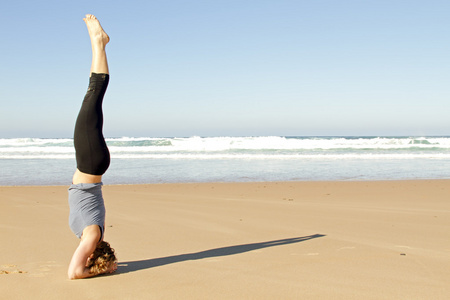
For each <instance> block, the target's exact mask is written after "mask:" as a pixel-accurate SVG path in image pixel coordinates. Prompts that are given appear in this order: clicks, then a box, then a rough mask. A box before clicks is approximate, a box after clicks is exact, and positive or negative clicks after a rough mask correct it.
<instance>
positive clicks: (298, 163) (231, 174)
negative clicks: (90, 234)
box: [0, 136, 450, 185]
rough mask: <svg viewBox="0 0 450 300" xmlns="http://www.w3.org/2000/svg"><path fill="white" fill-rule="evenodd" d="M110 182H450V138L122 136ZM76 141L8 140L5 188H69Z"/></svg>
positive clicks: (4, 143) (114, 147) (0, 164)
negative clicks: (23, 186) (445, 179)
mask: <svg viewBox="0 0 450 300" xmlns="http://www.w3.org/2000/svg"><path fill="white" fill-rule="evenodd" d="M106 141H107V144H108V147H109V150H110V152H111V157H112V160H111V166H110V168H109V169H108V172H106V173H105V175H104V178H103V180H104V182H105V184H140V183H170V182H243V181H289V180H296V181H298V180H393V179H444V178H450V168H448V166H450V137H283V136H260V137H196V136H194V137H188V138H176V137H171V138H152V137H120V138H107V139H106ZM75 168H76V162H75V150H74V148H73V140H72V139H45V138H20V139H19V138H18V139H0V185H55V184H56V185H59V184H62V185H67V184H70V181H71V178H72V174H73V172H74V170H75Z"/></svg>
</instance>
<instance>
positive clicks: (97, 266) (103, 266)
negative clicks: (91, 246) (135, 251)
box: [86, 241, 117, 274]
mask: <svg viewBox="0 0 450 300" xmlns="http://www.w3.org/2000/svg"><path fill="white" fill-rule="evenodd" d="M116 262H117V258H116V255H115V252H114V249H113V248H111V246H110V245H109V243H108V242H105V241H101V242H100V243H99V244H98V245H97V248H96V249H95V251H94V253H92V255H91V257H90V258H89V260H88V262H87V264H86V267H88V268H89V270H90V273H92V274H102V273H105V272H106V271H107V270H110V268H111V266H112V265H113V264H115V263H116Z"/></svg>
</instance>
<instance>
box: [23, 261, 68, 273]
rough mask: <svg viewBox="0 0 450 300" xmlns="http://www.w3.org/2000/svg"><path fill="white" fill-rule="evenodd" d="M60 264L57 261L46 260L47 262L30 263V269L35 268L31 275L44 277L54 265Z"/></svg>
mask: <svg viewBox="0 0 450 300" xmlns="http://www.w3.org/2000/svg"><path fill="white" fill-rule="evenodd" d="M59 266H61V265H60V264H57V263H56V261H45V262H42V261H41V262H35V263H33V264H30V266H29V267H30V269H31V270H33V271H32V272H30V276H33V277H44V276H45V275H46V274H48V273H49V272H50V271H51V270H52V269H53V268H54V267H59Z"/></svg>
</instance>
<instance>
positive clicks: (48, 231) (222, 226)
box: [0, 180, 450, 300]
mask: <svg viewBox="0 0 450 300" xmlns="http://www.w3.org/2000/svg"><path fill="white" fill-rule="evenodd" d="M67 188H68V187H67V186H49V187H37V186H33V187H25V186H24V187H0V234H1V247H0V295H1V297H0V298H1V299H67V300H69V299H100V298H102V299H450V199H449V198H450V181H449V180H427V181H421V180H417V181H415V180H412V181H361V182H266V183H199V184H197V183H196V184H153V185H105V186H104V189H103V192H104V197H105V203H106V207H107V219H106V233H105V240H107V241H108V242H110V243H111V245H112V246H113V247H114V248H115V249H116V251H117V255H118V257H119V267H118V271H117V272H116V273H115V274H113V275H105V276H100V277H96V278H91V279H86V280H75V281H70V280H68V279H67V275H66V273H67V267H68V263H69V260H70V258H71V256H72V254H73V251H74V249H75V248H76V246H77V244H78V239H77V238H76V237H75V235H74V234H73V233H72V232H71V231H70V228H69V226H68V213H69V207H68V204H67Z"/></svg>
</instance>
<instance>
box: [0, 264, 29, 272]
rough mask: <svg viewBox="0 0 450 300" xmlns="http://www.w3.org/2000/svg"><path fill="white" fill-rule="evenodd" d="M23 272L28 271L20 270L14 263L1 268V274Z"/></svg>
mask: <svg viewBox="0 0 450 300" xmlns="http://www.w3.org/2000/svg"><path fill="white" fill-rule="evenodd" d="M23 273H27V272H25V271H22V270H19V269H18V268H17V266H16V265H12V264H8V265H2V266H1V269H0V274H23Z"/></svg>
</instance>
